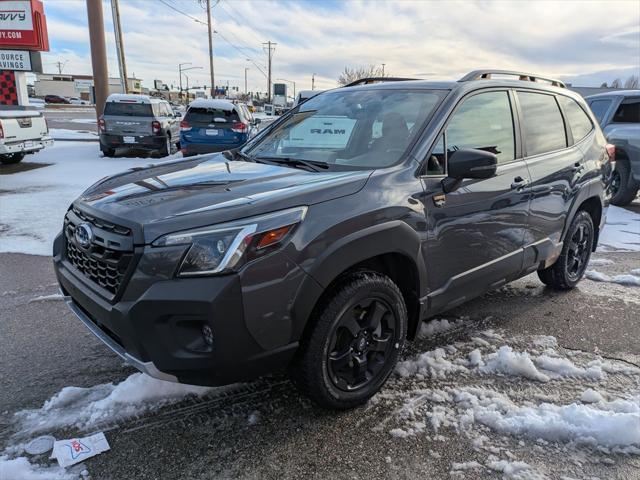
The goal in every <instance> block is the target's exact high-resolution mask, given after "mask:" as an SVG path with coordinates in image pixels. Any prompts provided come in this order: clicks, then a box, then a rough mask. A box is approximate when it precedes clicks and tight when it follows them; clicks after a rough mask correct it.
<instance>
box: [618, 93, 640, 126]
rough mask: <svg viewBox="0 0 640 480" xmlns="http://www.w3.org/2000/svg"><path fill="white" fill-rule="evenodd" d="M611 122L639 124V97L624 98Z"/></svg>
mask: <svg viewBox="0 0 640 480" xmlns="http://www.w3.org/2000/svg"><path fill="white" fill-rule="evenodd" d="M611 121H612V122H615V123H640V97H631V98H625V99H624V100H623V101H622V103H621V104H620V106H619V107H618V110H616V113H615V114H614V115H613V119H612V120H611Z"/></svg>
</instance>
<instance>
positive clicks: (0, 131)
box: [0, 121, 4, 140]
mask: <svg viewBox="0 0 640 480" xmlns="http://www.w3.org/2000/svg"><path fill="white" fill-rule="evenodd" d="M3 139H4V129H3V128H2V122H1V121H0V140H3Z"/></svg>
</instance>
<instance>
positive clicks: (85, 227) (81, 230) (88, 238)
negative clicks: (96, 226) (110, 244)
mask: <svg viewBox="0 0 640 480" xmlns="http://www.w3.org/2000/svg"><path fill="white" fill-rule="evenodd" d="M74 236H75V238H76V242H78V245H80V246H81V247H82V248H87V247H88V246H89V245H91V242H92V241H93V230H91V225H89V224H88V223H81V224H80V225H78V226H77V227H76V231H75V234H74Z"/></svg>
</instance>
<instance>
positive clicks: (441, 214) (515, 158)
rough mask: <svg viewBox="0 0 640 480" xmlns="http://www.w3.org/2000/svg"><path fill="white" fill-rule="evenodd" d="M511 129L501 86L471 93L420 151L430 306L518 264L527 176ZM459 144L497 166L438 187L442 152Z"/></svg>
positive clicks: (504, 276)
mask: <svg viewBox="0 0 640 480" xmlns="http://www.w3.org/2000/svg"><path fill="white" fill-rule="evenodd" d="M515 132H516V129H515V126H514V120H513V110H512V97H511V95H510V94H509V92H508V91H506V90H494V91H484V92H481V93H476V94H473V95H472V96H470V97H467V98H465V99H464V100H463V101H462V103H461V104H459V106H458V107H457V108H456V110H455V111H454V113H453V114H452V116H451V118H450V119H449V121H448V124H447V127H446V129H445V130H444V132H443V134H442V135H441V137H440V138H439V140H438V141H437V143H436V145H435V146H434V148H433V150H432V152H431V154H430V156H429V158H428V161H427V175H425V176H424V177H423V178H422V179H423V185H424V188H425V197H424V208H425V214H426V218H427V230H428V235H427V239H426V241H425V242H424V244H423V248H424V250H425V251H424V252H423V253H424V258H427V259H428V265H427V275H428V282H429V295H428V307H429V310H430V313H436V312H438V311H442V310H445V309H448V308H452V307H454V306H456V305H458V304H460V303H462V302H464V301H466V300H468V299H469V298H472V297H474V296H476V295H478V294H480V293H482V292H484V291H486V290H487V289H488V288H492V287H497V286H499V285H501V284H504V283H506V282H508V281H510V280H511V279H513V278H514V277H515V276H517V275H518V274H519V273H520V271H521V269H522V258H523V245H524V241H525V235H526V233H527V229H528V215H529V197H530V194H529V187H528V184H529V182H530V178H529V174H528V170H527V167H526V164H525V162H524V160H522V159H521V158H520V155H519V154H518V150H519V147H518V145H517V142H516V134H515ZM462 148H476V149H481V150H486V151H490V152H493V153H495V154H496V155H497V157H498V167H497V173H496V175H495V176H494V177H492V178H488V179H484V180H472V179H467V180H464V181H463V182H462V183H461V185H460V186H459V187H458V188H457V189H456V190H455V191H453V192H450V193H447V194H445V193H444V192H443V189H442V183H441V182H442V179H443V178H444V177H445V176H446V162H447V158H448V156H450V155H451V154H452V153H453V152H455V151H456V150H458V149H462Z"/></svg>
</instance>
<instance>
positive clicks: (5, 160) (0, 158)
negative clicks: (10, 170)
mask: <svg viewBox="0 0 640 480" xmlns="http://www.w3.org/2000/svg"><path fill="white" fill-rule="evenodd" d="M23 158H24V153H9V154H7V155H0V163H2V164H3V165H13V164H14V163H20V162H21V161H22V159H23Z"/></svg>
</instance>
